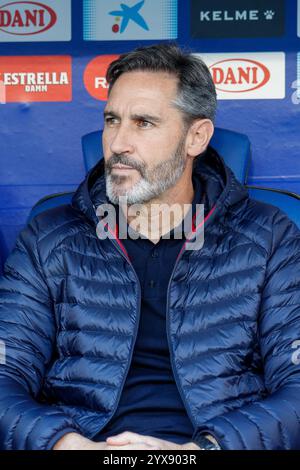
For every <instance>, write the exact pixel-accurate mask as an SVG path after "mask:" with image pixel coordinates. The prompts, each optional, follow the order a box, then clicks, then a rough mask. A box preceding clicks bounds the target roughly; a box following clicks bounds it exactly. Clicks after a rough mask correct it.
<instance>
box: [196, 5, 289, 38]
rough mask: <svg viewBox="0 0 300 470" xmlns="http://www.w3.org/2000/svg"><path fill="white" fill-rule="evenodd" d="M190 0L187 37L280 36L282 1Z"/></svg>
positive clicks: (282, 24)
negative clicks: (188, 32)
mask: <svg viewBox="0 0 300 470" xmlns="http://www.w3.org/2000/svg"><path fill="white" fill-rule="evenodd" d="M224 3H225V2H223V1H221V0H201V1H200V0H191V34H192V37H193V38H201V37H206V38H208V37H212V38H215V37H219V38H222V37H266V36H267V37H270V36H281V35H283V34H284V0H272V1H270V0H263V1H261V0H244V1H243V2H241V1H240V0H229V1H227V2H226V5H225V6H224Z"/></svg>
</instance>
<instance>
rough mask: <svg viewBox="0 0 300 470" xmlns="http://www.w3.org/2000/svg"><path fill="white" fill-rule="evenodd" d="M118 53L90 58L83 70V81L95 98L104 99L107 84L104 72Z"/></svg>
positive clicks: (116, 57)
mask: <svg viewBox="0 0 300 470" xmlns="http://www.w3.org/2000/svg"><path fill="white" fill-rule="evenodd" d="M118 57H119V56H118V55H102V56H98V57H95V58H94V59H93V60H91V61H90V62H89V63H88V65H87V67H86V69H85V72H84V76H83V81H84V85H85V88H86V89H87V91H88V93H89V94H90V95H91V96H92V97H93V98H96V100H100V101H106V100H107V92H108V84H107V81H106V78H105V77H106V72H107V69H108V67H109V65H110V64H111V62H113V61H114V60H116V59H118Z"/></svg>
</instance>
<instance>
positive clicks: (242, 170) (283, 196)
mask: <svg viewBox="0 0 300 470" xmlns="http://www.w3.org/2000/svg"><path fill="white" fill-rule="evenodd" d="M211 146H212V147H213V148H215V149H216V150H217V151H218V153H219V154H220V155H221V156H222V157H223V158H224V160H225V162H226V164H227V165H228V166H229V167H230V168H231V169H232V170H233V172H234V174H235V176H236V177H237V179H238V180H239V181H240V182H241V183H243V184H246V183H247V176H248V169H249V166H250V162H251V149H250V141H249V139H248V137H247V136H246V135H244V134H240V133H238V132H233V131H229V130H227V129H221V128H216V129H215V133H214V136H213V138H212V140H211ZM82 151H83V158H84V164H85V169H86V171H87V172H88V171H89V170H90V169H91V168H92V167H93V166H94V165H95V164H96V163H97V162H98V161H99V160H100V159H101V158H103V155H102V131H95V132H91V133H89V134H87V135H85V136H83V137H82ZM248 188H249V191H250V195H251V196H252V197H253V198H254V199H258V200H260V201H264V202H266V203H268V204H273V205H275V206H277V207H280V209H282V210H283V211H284V212H286V213H287V214H288V216H289V217H290V218H291V219H292V220H293V221H294V222H296V224H297V225H298V226H299V228H300V214H299V212H300V196H299V195H297V194H293V193H289V192H286V191H280V190H276V189H271V188H259V187H254V186H248ZM72 195H73V193H61V194H54V195H51V196H48V197H45V198H43V199H42V200H41V201H39V202H38V203H37V204H36V205H35V206H34V208H33V209H32V211H31V213H30V216H29V220H31V219H32V217H34V216H35V215H37V214H38V213H40V212H43V211H44V210H46V209H49V208H51V207H56V206H59V205H62V204H68V203H69V202H70V201H71V198H72Z"/></svg>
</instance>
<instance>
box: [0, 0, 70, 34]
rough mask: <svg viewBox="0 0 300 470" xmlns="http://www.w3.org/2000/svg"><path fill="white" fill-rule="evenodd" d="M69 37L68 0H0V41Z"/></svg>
mask: <svg viewBox="0 0 300 470" xmlns="http://www.w3.org/2000/svg"><path fill="white" fill-rule="evenodd" d="M70 39H71V2H70V0H66V1H64V2H60V1H57V0H54V1H41V2H35V1H19V2H16V1H15V2H7V1H0V41H5V42H17V41H63V40H66V41H67V40H70Z"/></svg>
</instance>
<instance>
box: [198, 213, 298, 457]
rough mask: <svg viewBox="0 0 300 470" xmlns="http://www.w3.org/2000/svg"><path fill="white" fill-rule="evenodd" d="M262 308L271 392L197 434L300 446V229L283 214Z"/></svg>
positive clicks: (255, 444) (225, 444)
mask: <svg viewBox="0 0 300 470" xmlns="http://www.w3.org/2000/svg"><path fill="white" fill-rule="evenodd" d="M273 234H274V236H273V246H272V250H271V252H270V257H269V261H268V266H267V272H266V278H265V284H264V289H263V292H262V301H261V308H260V312H259V339H260V348H261V355H262V358H263V362H264V379H265V386H266V389H267V391H268V396H267V397H266V398H264V399H262V400H261V401H256V402H253V403H251V404H249V405H246V406H244V407H242V408H239V409H236V410H233V411H230V412H228V413H226V414H224V415H222V416H217V417H215V418H213V419H212V420H210V421H208V422H206V423H204V425H203V426H202V427H200V428H198V429H197V430H196V432H195V434H194V436H193V439H194V440H195V442H197V437H199V434H211V435H213V436H215V438H216V439H217V440H218V442H219V443H220V445H221V447H222V448H223V449H229V450H231V449H236V450H243V449H249V450H250V449H251V450H253V449H258V450H264V449H268V450H275V449H281V450H285V449H300V231H299V230H298V229H297V228H296V226H295V225H294V224H293V223H292V222H290V221H289V220H288V219H287V218H286V217H285V216H284V215H283V214H282V213H277V215H276V217H275V220H274V226H273Z"/></svg>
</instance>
